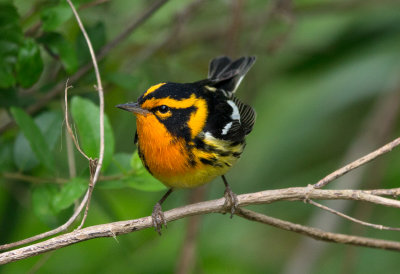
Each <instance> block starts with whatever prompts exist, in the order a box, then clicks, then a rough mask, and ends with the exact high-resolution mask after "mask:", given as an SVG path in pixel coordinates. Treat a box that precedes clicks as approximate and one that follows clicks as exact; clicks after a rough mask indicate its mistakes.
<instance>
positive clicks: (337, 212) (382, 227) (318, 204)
mask: <svg viewBox="0 0 400 274" xmlns="http://www.w3.org/2000/svg"><path fill="white" fill-rule="evenodd" d="M307 203H309V204H312V205H314V206H316V207H319V208H321V209H323V210H326V211H328V212H330V213H332V214H335V215H337V216H339V217H342V218H345V219H347V220H350V221H352V222H354V223H357V224H360V225H364V226H369V227H372V228H375V229H379V230H392V231H400V227H390V226H384V225H378V224H372V223H368V222H364V221H361V220H359V219H357V218H354V217H351V216H349V215H347V214H344V213H342V212H340V211H337V210H334V209H332V208H330V207H328V206H324V205H322V204H320V203H317V202H314V201H312V200H307Z"/></svg>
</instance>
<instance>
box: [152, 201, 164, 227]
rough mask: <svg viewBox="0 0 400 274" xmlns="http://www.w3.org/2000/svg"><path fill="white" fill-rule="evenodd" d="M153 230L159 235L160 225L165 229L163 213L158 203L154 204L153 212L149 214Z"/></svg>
mask: <svg viewBox="0 0 400 274" xmlns="http://www.w3.org/2000/svg"><path fill="white" fill-rule="evenodd" d="M151 218H152V221H153V226H154V229H155V230H156V231H157V232H158V234H160V235H161V229H162V225H163V224H164V226H165V228H167V221H166V220H165V216H164V212H163V211H162V207H161V204H160V203H156V204H155V206H154V208H153V212H152V213H151Z"/></svg>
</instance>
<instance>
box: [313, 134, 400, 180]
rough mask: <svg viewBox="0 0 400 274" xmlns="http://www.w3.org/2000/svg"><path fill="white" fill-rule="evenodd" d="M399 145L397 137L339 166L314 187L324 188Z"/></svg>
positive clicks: (399, 139)
mask: <svg viewBox="0 0 400 274" xmlns="http://www.w3.org/2000/svg"><path fill="white" fill-rule="evenodd" d="M398 145H400V138H397V139H395V140H393V141H391V142H390V143H388V144H386V145H384V146H382V147H380V148H378V149H377V150H375V151H373V152H371V153H369V154H367V155H365V156H364V157H361V158H359V159H357V160H355V161H354V162H351V163H350V164H348V165H346V166H344V167H342V168H339V169H338V170H336V171H334V172H332V173H331V174H329V175H328V176H326V177H324V178H323V179H321V180H319V181H318V183H316V184H314V185H313V187H314V188H322V187H324V186H326V185H327V184H329V183H330V182H332V181H333V180H335V179H337V178H339V177H341V176H343V175H344V174H346V173H348V172H349V171H351V170H353V169H356V168H358V167H360V166H362V165H364V164H366V163H368V162H370V161H372V160H374V159H376V158H378V157H379V156H382V155H383V154H385V153H388V152H390V151H392V149H394V148H395V147H397V146H398Z"/></svg>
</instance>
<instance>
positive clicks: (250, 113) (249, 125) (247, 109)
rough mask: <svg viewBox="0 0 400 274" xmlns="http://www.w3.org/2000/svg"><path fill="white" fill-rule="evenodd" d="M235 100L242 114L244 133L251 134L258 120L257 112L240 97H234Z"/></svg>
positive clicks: (241, 121) (241, 120)
mask: <svg viewBox="0 0 400 274" xmlns="http://www.w3.org/2000/svg"><path fill="white" fill-rule="evenodd" d="M233 102H234V103H235V104H236V105H237V107H238V109H239V114H240V123H241V125H242V128H243V130H244V133H245V134H246V135H247V134H249V133H250V132H251V131H252V129H253V126H254V123H255V122H256V116H257V115H256V112H255V110H254V109H253V108H252V107H251V106H249V105H246V104H245V103H242V102H241V101H240V100H239V99H238V98H236V97H234V98H233Z"/></svg>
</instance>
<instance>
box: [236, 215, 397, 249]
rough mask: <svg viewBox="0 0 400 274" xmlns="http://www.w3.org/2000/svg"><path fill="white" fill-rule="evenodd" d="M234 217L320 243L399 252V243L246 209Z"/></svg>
mask: <svg viewBox="0 0 400 274" xmlns="http://www.w3.org/2000/svg"><path fill="white" fill-rule="evenodd" d="M236 215H239V216H240V217H243V218H245V219H247V220H250V221H256V222H259V223H263V224H267V225H271V226H274V227H277V228H280V229H283V230H287V231H293V232H296V233H300V234H303V235H305V236H308V237H311V238H314V239H316V240H320V241H326V242H334V243H341V244H350V245H357V246H365V247H372V248H380V249H388V250H396V251H400V242H395V241H387V240H380V239H374V238H367V237H359V236H352V235H346V234H340V233H332V232H326V231H323V230H321V229H318V228H314V227H309V226H304V225H299V224H295V223H291V222H288V221H283V220H281V219H277V218H273V217H270V216H266V215H264V214H260V213H257V212H254V211H251V210H248V209H239V211H238V212H237V213H236Z"/></svg>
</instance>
